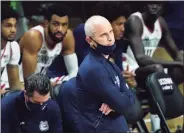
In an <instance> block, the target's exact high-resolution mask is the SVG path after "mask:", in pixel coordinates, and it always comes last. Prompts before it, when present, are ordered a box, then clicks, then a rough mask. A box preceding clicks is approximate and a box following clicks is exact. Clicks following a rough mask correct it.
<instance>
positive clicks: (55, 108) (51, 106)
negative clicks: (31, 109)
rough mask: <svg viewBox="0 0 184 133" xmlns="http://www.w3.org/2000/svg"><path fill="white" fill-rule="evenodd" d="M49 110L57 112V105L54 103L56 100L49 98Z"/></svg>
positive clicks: (58, 108) (58, 109)
mask: <svg viewBox="0 0 184 133" xmlns="http://www.w3.org/2000/svg"><path fill="white" fill-rule="evenodd" d="M47 107H48V109H49V111H51V112H58V111H60V107H59V105H58V104H57V103H56V101H54V100H52V99H49V101H48V105H47Z"/></svg>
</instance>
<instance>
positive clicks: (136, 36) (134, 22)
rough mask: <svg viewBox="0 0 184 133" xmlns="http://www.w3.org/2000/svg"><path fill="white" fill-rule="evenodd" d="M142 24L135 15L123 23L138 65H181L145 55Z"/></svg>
mask: <svg viewBox="0 0 184 133" xmlns="http://www.w3.org/2000/svg"><path fill="white" fill-rule="evenodd" d="M142 32H143V25H142V22H141V20H140V19H139V18H138V17H137V16H131V17H130V18H129V19H128V20H127V22H126V24H125V36H126V37H127V38H128V40H129V42H130V46H131V49H132V51H133V53H134V56H135V59H136V60H137V62H138V64H139V66H147V65H152V64H161V65H162V66H163V67H166V68H169V67H182V63H181V62H169V61H164V60H157V59H153V58H151V57H149V56H147V55H145V52H144V47H143V44H142V39H141V36H142Z"/></svg>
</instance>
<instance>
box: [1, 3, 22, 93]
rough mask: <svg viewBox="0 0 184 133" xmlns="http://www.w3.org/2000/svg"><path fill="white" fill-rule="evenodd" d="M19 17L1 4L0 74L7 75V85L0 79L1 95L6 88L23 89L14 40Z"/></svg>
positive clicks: (18, 56) (18, 57)
mask: <svg viewBox="0 0 184 133" xmlns="http://www.w3.org/2000/svg"><path fill="white" fill-rule="evenodd" d="M18 18H19V15H18V14H17V12H16V11H14V10H13V9H12V8H11V7H9V6H8V5H5V4H3V3H2V14H1V74H3V73H4V74H3V75H4V76H5V75H6V72H5V71H6V69H5V68H7V74H8V80H7V81H8V82H9V85H8V84H7V83H6V81H4V78H5V77H6V76H5V77H4V76H3V75H2V77H1V89H0V91H1V94H2V93H4V92H5V89H6V88H9V87H10V88H11V89H23V88H24V87H23V85H22V84H21V83H20V80H19V69H18V62H19V59H20V48H19V45H18V43H17V42H16V41H14V39H15V35H16V32H17V20H18Z"/></svg>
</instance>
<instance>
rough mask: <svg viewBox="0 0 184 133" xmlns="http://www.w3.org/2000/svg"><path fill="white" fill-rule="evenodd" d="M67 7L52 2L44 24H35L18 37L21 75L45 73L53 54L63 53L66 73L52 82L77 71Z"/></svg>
mask: <svg viewBox="0 0 184 133" xmlns="http://www.w3.org/2000/svg"><path fill="white" fill-rule="evenodd" d="M68 15H69V8H68V7H67V6H66V5H61V4H53V5H50V6H48V8H47V10H46V11H45V14H44V16H45V26H44V27H43V26H36V27H33V28H32V29H30V30H29V31H28V32H26V33H25V34H24V35H23V37H22V38H21V40H20V48H21V53H22V67H23V75H24V78H26V77H27V76H29V75H30V74H31V73H44V74H45V73H46V72H47V68H48V67H49V66H50V65H51V63H52V62H53V60H54V59H55V57H57V56H58V55H59V54H62V55H63V57H64V61H65V65H66V68H67V71H68V73H69V74H68V75H67V76H61V77H58V78H54V80H53V81H52V82H54V84H52V85H56V82H58V81H60V83H61V82H63V81H67V80H68V79H70V78H72V77H75V76H76V74H77V71H78V61H77V56H76V54H75V52H74V49H75V48H74V43H75V42H74V37H73V33H72V31H71V30H69V29H68V24H69V20H68V19H69V18H68V17H69V16H68Z"/></svg>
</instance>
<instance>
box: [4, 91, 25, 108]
mask: <svg viewBox="0 0 184 133" xmlns="http://www.w3.org/2000/svg"><path fill="white" fill-rule="evenodd" d="M22 96H23V92H22V91H10V92H7V93H6V94H5V96H4V97H2V98H1V107H2V109H5V108H13V106H14V105H15V104H16V101H17V99H18V98H20V97H22Z"/></svg>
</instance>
